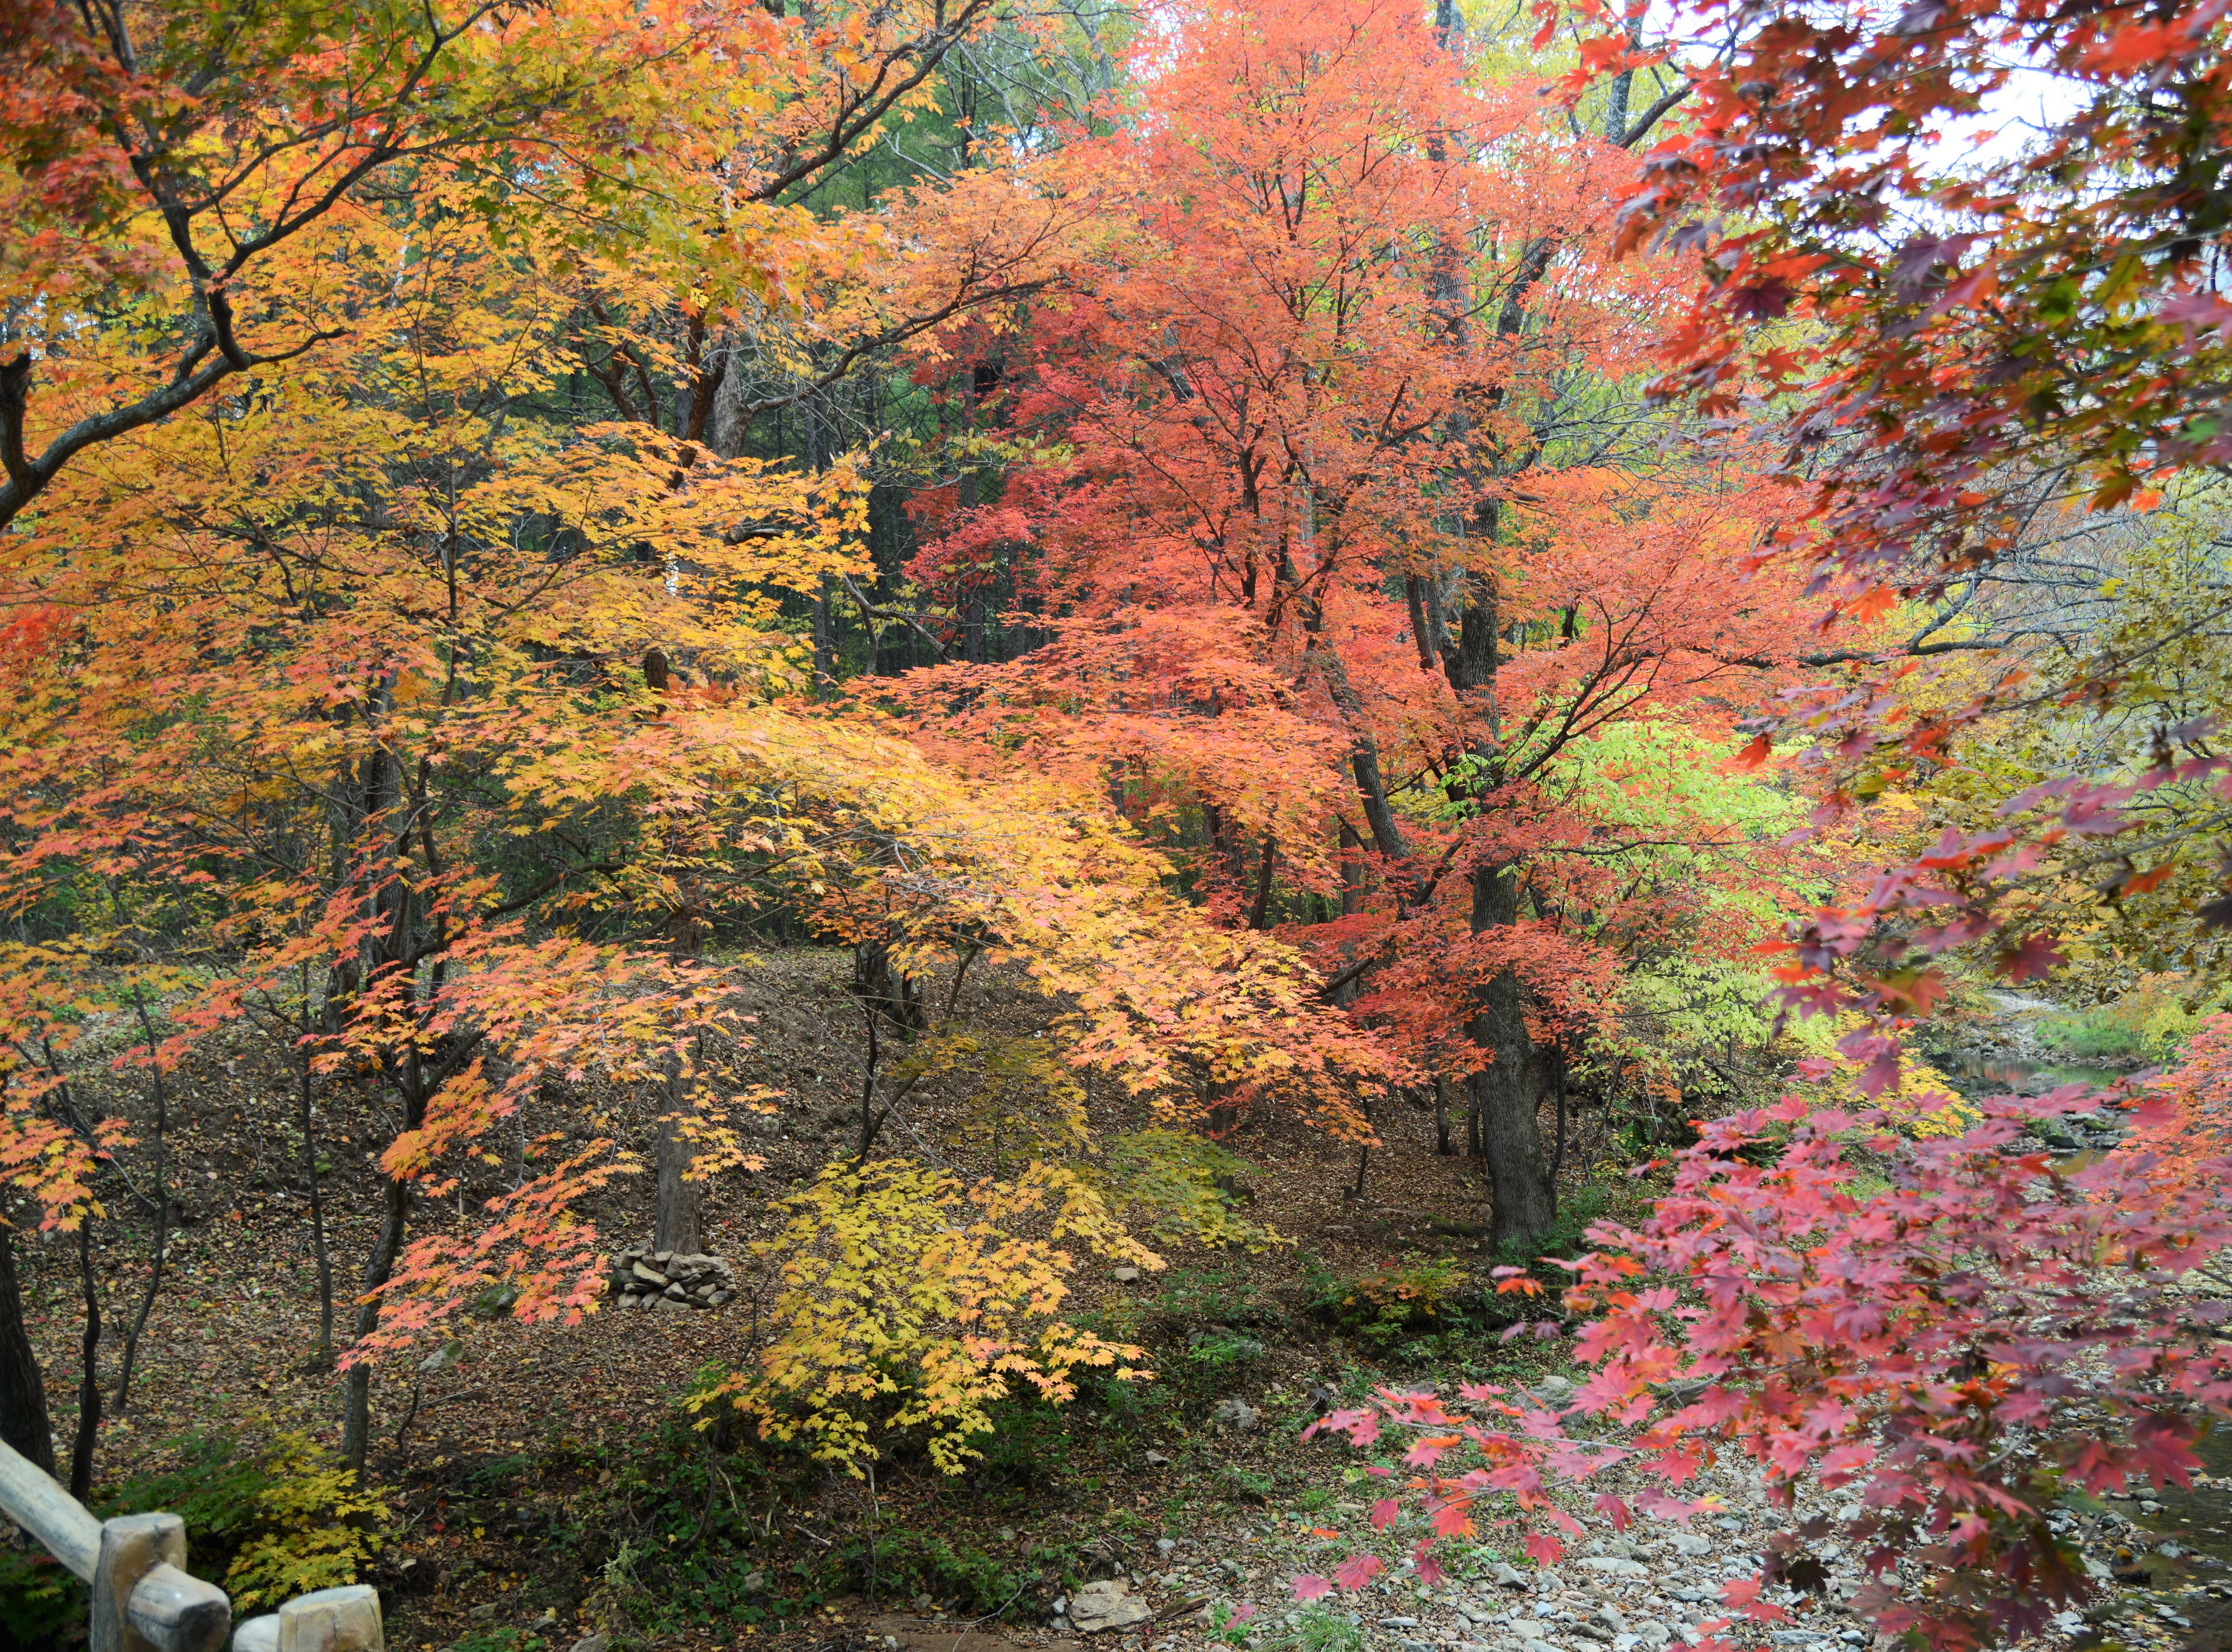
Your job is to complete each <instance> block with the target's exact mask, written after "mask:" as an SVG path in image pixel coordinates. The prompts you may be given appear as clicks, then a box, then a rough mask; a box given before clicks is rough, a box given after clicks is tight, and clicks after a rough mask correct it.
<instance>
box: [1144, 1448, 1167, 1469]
mask: <svg viewBox="0 0 2232 1652" xmlns="http://www.w3.org/2000/svg"><path fill="white" fill-rule="evenodd" d="M1170 1466H1171V1460H1170V1459H1169V1458H1168V1457H1165V1455H1163V1454H1162V1453H1161V1452H1159V1451H1151V1452H1149V1453H1148V1454H1147V1467H1150V1468H1168V1467H1170Z"/></svg>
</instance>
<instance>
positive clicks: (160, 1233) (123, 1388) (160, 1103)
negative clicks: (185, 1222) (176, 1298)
mask: <svg viewBox="0 0 2232 1652" xmlns="http://www.w3.org/2000/svg"><path fill="white" fill-rule="evenodd" d="M134 1003H135V1006H136V1007H137V1008H138V1009H139V1027H140V1030H141V1031H142V1032H143V1033H146V1038H147V1079H148V1083H149V1085H150V1086H151V1088H152V1090H153V1092H154V1102H155V1243H154V1254H153V1256H152V1260H151V1262H150V1265H149V1267H148V1270H147V1294H146V1295H145V1296H144V1297H142V1298H140V1299H139V1312H138V1313H136V1314H135V1315H133V1319H132V1324H131V1325H130V1327H129V1328H128V1329H127V1331H125V1333H124V1357H123V1358H122V1360H121V1361H120V1366H119V1369H118V1371H117V1374H116V1393H115V1395H114V1397H113V1399H112V1402H111V1403H112V1404H113V1405H114V1408H115V1410H116V1415H117V1416H123V1415H124V1409H125V1407H126V1406H127V1404H128V1403H130V1402H131V1398H132V1368H133V1365H134V1364H137V1363H138V1361H139V1338H140V1336H141V1334H142V1333H143V1332H145V1331H146V1329H147V1316H148V1315H149V1314H150V1313H152V1312H154V1309H155V1298H156V1297H157V1295H158V1294H159V1293H160V1292H161V1291H162V1288H163V1263H164V1261H165V1260H166V1259H167V1258H168V1256H169V1254H170V1249H171V1183H170V1179H169V1177H168V1176H167V1175H166V1174H165V1171H166V1169H167V1167H166V1166H165V1163H164V1158H165V1139H164V1138H165V1134H166V1133H167V1130H168V1126H169V1123H170V1092H169V1091H168V1090H167V1089H166V1088H165V1085H164V1083H163V1069H162V1068H161V1067H160V1066H157V1065H156V1062H155V1056H156V1040H155V1024H154V1022H153V1020H151V1019H150V1018H149V1016H148V1014H147V1006H146V1004H144V1003H139V1001H137V1000H134Z"/></svg>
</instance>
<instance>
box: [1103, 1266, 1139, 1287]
mask: <svg viewBox="0 0 2232 1652" xmlns="http://www.w3.org/2000/svg"><path fill="white" fill-rule="evenodd" d="M1108 1277H1109V1278H1110V1279H1113V1280H1115V1281H1116V1283H1117V1284H1119V1285H1137V1284H1138V1283H1139V1269H1138V1268H1136V1267H1119V1268H1118V1269H1116V1270H1115V1271H1114V1272H1113V1273H1110V1274H1109V1276H1108Z"/></svg>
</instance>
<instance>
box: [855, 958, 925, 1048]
mask: <svg viewBox="0 0 2232 1652" xmlns="http://www.w3.org/2000/svg"><path fill="white" fill-rule="evenodd" d="M853 992H854V993H855V994H858V995H859V997H860V1000H861V1001H862V1002H863V1003H865V1004H866V1005H867V1007H869V1008H870V1009H871V1010H873V1011H876V1012H879V1013H880V1014H882V1015H883V1017H884V1019H885V1020H887V1021H889V1022H890V1023H891V1024H892V1026H893V1027H899V1028H900V1029H901V1030H902V1031H904V1032H908V1033H919V1032H921V1031H923V1030H924V1026H925V1018H924V1014H923V1007H922V983H921V982H920V981H917V980H916V979H915V978H914V977H913V976H912V975H905V974H903V973H902V972H901V971H900V970H899V969H896V968H895V967H893V965H892V955H891V950H890V949H889V948H887V947H886V946H885V944H884V943H882V942H880V941H862V942H860V943H858V944H856V945H855V946H854V947H853Z"/></svg>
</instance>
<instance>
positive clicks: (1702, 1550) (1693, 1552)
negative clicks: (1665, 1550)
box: [1666, 1532, 1713, 1560]
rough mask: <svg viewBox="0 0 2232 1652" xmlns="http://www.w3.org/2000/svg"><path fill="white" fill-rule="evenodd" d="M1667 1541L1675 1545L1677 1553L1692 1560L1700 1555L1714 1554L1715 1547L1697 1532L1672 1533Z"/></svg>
mask: <svg viewBox="0 0 2232 1652" xmlns="http://www.w3.org/2000/svg"><path fill="white" fill-rule="evenodd" d="M1666 1540H1667V1542H1669V1543H1671V1544H1672V1545H1674V1552H1675V1553H1677V1554H1678V1555H1684V1556H1686V1557H1687V1558H1690V1559H1692V1560H1695V1559H1696V1558H1697V1557H1698V1556H1700V1555H1706V1554H1710V1553H1712V1552H1713V1545H1711V1544H1710V1543H1709V1542H1707V1541H1706V1540H1705V1539H1703V1538H1701V1537H1699V1536H1698V1535H1697V1533H1696V1532H1670V1533H1669V1534H1668V1535H1667V1539H1666Z"/></svg>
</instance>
